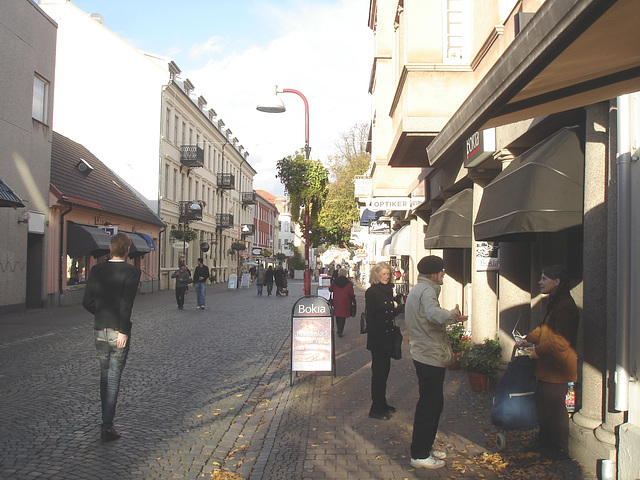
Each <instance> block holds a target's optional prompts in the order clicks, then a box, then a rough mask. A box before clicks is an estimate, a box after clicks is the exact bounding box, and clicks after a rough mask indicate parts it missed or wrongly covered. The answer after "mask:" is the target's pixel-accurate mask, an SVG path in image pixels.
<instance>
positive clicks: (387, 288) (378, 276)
mask: <svg viewBox="0 0 640 480" xmlns="http://www.w3.org/2000/svg"><path fill="white" fill-rule="evenodd" d="M370 282H371V286H370V287H369V288H368V289H367V291H366V292H365V302H366V309H367V310H366V312H367V350H370V351H371V400H372V404H371V409H370V410H369V416H370V417H371V418H375V419H378V420H389V418H391V415H390V414H391V413H393V412H395V411H396V409H395V407H392V406H391V405H389V404H388V403H387V398H386V392H387V378H388V377H389V371H390V369H391V353H392V350H393V325H394V323H393V319H394V318H395V316H396V311H397V308H398V304H397V303H396V302H394V300H393V284H392V283H391V266H390V265H389V264H388V263H387V262H380V263H378V264H376V266H375V267H373V270H372V271H371V278H370Z"/></svg>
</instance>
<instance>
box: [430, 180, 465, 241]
mask: <svg viewBox="0 0 640 480" xmlns="http://www.w3.org/2000/svg"><path fill="white" fill-rule="evenodd" d="M472 216H473V189H471V188H467V189H465V190H462V191H461V192H459V193H456V194H455V195H454V196H452V197H451V198H449V199H447V200H446V201H445V202H444V203H443V204H442V206H441V207H440V208H438V210H436V211H435V213H432V214H431V218H430V219H429V224H428V226H427V232H426V234H425V237H424V248H471V219H472Z"/></svg>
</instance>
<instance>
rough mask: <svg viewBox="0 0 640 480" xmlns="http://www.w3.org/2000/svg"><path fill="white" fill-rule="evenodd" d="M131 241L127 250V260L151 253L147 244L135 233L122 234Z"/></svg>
mask: <svg viewBox="0 0 640 480" xmlns="http://www.w3.org/2000/svg"><path fill="white" fill-rule="evenodd" d="M124 233H126V234H127V236H128V237H129V238H130V239H131V248H130V249H129V258H136V257H141V256H142V255H145V254H147V253H149V252H150V251H151V248H149V245H147V242H146V241H145V240H144V238H142V237H141V236H139V235H138V234H136V233H129V232H124Z"/></svg>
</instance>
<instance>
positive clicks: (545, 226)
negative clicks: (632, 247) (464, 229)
mask: <svg viewBox="0 0 640 480" xmlns="http://www.w3.org/2000/svg"><path fill="white" fill-rule="evenodd" d="M583 184H584V150H583V140H582V138H581V135H580V129H579V127H571V128H569V127H567V128H563V129H562V130H559V131H558V132H556V133H555V134H553V135H552V136H551V137H549V138H548V139H546V140H545V141H543V142H541V143H539V144H538V145H536V146H535V147H533V148H531V149H529V150H527V151H526V152H525V153H523V154H522V155H520V156H519V157H518V158H516V159H515V160H513V161H512V162H511V164H509V166H508V167H507V168H505V169H504V170H503V171H502V172H500V174H499V175H498V176H497V177H496V178H495V179H494V180H493V181H492V182H491V183H490V184H489V185H487V186H486V187H485V189H484V193H483V195H482V201H481V202H480V206H479V208H478V215H477V216H476V221H475V223H474V225H473V228H474V233H475V237H476V239H477V240H491V239H496V238H500V237H503V236H505V235H513V234H522V233H531V232H558V231H560V230H565V229H567V228H570V227H575V226H577V225H581V224H582V211H583V200H582V199H583Z"/></svg>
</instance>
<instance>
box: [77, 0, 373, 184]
mask: <svg viewBox="0 0 640 480" xmlns="http://www.w3.org/2000/svg"><path fill="white" fill-rule="evenodd" d="M71 1H72V3H73V4H75V5H76V6H77V7H79V8H80V9H81V10H83V11H84V12H86V13H89V14H90V13H100V14H101V15H102V16H103V17H104V25H105V26H106V27H107V28H108V29H109V30H111V31H112V32H114V33H115V34H117V35H118V36H120V37H121V38H122V39H123V40H125V41H126V42H128V43H130V44H131V45H133V46H134V47H136V48H138V49H139V50H142V51H145V52H150V53H153V54H157V55H162V56H166V57H168V58H170V59H172V60H173V61H174V62H175V63H176V64H177V65H178V67H180V69H181V70H182V73H181V77H182V78H183V79H184V78H188V79H189V80H191V82H192V83H193V84H194V86H195V94H196V95H197V96H200V95H202V96H203V97H204V98H205V99H206V100H207V102H208V103H207V108H213V109H214V110H215V111H216V113H217V114H218V118H220V119H222V120H223V121H224V123H225V126H226V127H227V128H229V129H230V130H231V132H232V134H233V136H234V137H237V138H238V142H239V144H240V145H242V146H244V148H245V150H246V151H248V152H249V157H248V161H249V163H250V164H251V166H252V167H253V168H254V169H255V170H256V171H257V174H256V176H255V177H254V189H261V190H266V191H268V192H271V193H273V194H276V195H281V194H282V193H283V192H284V190H283V186H282V184H281V183H280V181H279V180H278V179H277V178H276V177H275V172H276V169H275V165H276V162H277V161H278V160H279V159H281V158H283V157H286V156H289V155H293V154H294V153H295V151H296V150H301V149H302V147H303V146H304V137H305V129H304V102H303V100H302V99H301V98H300V97H299V96H298V95H296V94H293V93H281V94H280V98H281V99H282V101H283V102H284V104H285V106H286V109H287V111H286V112H284V113H277V114H269V113H262V112H259V111H257V110H256V106H257V104H258V103H260V101H261V99H264V98H265V97H266V96H268V95H269V94H270V93H271V92H273V90H274V87H275V85H277V86H278V88H280V89H282V88H286V89H294V90H298V91H300V92H301V93H302V94H303V95H304V96H305V97H306V98H307V101H308V104H309V145H310V146H311V158H312V159H315V160H321V161H323V162H325V161H326V159H327V157H328V156H329V155H333V154H335V153H336V152H337V149H336V146H335V145H336V143H337V142H338V141H339V138H340V134H341V133H343V132H347V131H348V130H349V129H350V128H351V127H352V126H353V125H355V124H356V123H369V122H370V121H371V98H370V95H369V93H368V87H369V77H370V73H371V66H372V62H373V33H372V31H371V30H370V29H369V28H368V14H369V1H367V0H235V1H234V0H180V1H176V0H171V1H169V0H154V1H152V0H71Z"/></svg>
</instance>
